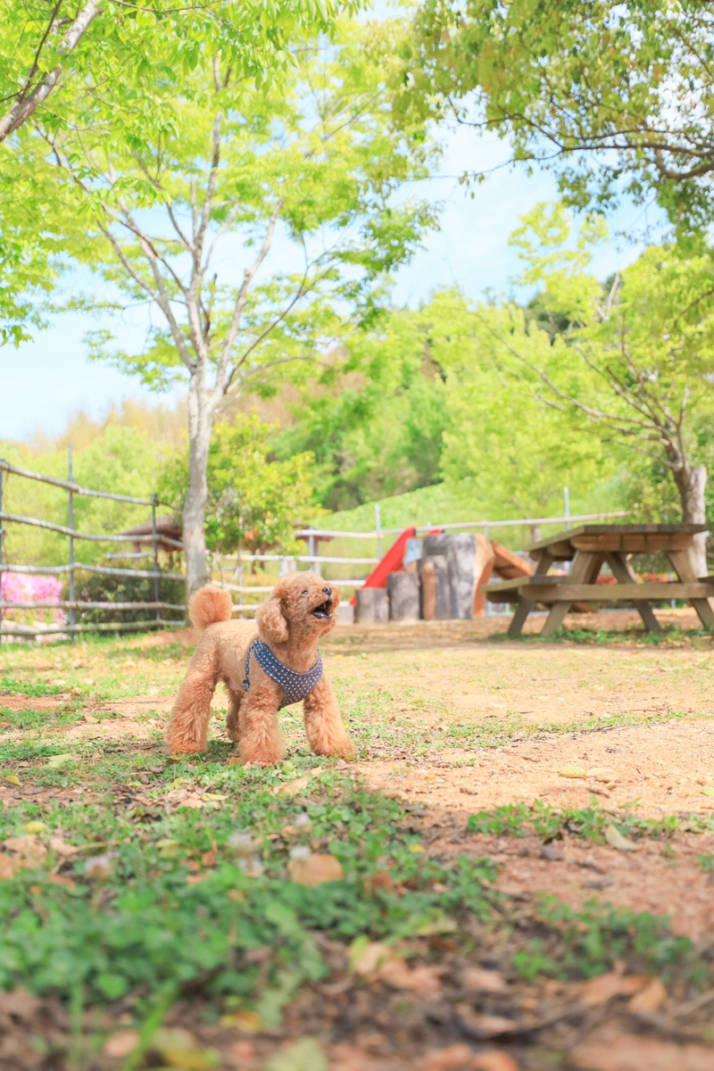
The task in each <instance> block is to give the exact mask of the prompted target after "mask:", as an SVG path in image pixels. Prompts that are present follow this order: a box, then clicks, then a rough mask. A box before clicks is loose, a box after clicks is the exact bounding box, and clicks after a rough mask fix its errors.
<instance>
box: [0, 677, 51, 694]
mask: <svg viewBox="0 0 714 1071" xmlns="http://www.w3.org/2000/svg"><path fill="white" fill-rule="evenodd" d="M61 691H62V688H61V687H60V685H58V684H43V683H42V682H41V681H35V680H33V681H23V680H18V679H17V678H16V677H7V676H4V677H0V695H27V696H32V697H33V698H37V697H39V696H47V695H58V694H59V693H60V692H61Z"/></svg>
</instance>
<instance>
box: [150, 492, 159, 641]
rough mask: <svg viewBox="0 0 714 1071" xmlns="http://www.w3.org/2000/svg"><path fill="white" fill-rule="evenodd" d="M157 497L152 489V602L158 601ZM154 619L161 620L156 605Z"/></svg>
mask: <svg viewBox="0 0 714 1071" xmlns="http://www.w3.org/2000/svg"><path fill="white" fill-rule="evenodd" d="M157 502H158V497H157V494H156V492H155V491H154V493H153V495H152V496H151V538H152V542H153V547H154V602H159V530H158V527H157V524H156V505H157ZM156 620H157V621H160V620H161V611H160V610H159V608H158V606H157V607H156Z"/></svg>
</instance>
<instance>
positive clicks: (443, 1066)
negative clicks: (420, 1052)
mask: <svg viewBox="0 0 714 1071" xmlns="http://www.w3.org/2000/svg"><path fill="white" fill-rule="evenodd" d="M473 1058H474V1052H473V1050H472V1049H470V1048H469V1046H468V1045H464V1044H463V1043H461V1044H458V1045H448V1046H447V1047H446V1048H445V1049H432V1050H431V1052H427V1053H426V1054H425V1055H424V1056H423V1057H422V1059H421V1060H420V1061H419V1063H418V1064H417V1065H416V1071H472V1068H473V1066H474V1065H473Z"/></svg>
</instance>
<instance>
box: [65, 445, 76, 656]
mask: <svg viewBox="0 0 714 1071" xmlns="http://www.w3.org/2000/svg"><path fill="white" fill-rule="evenodd" d="M67 481H68V483H73V482H74V473H73V471H72V444H71V443H69V445H68V446H67ZM67 494H68V496H69V501H68V503H67V527H68V528H69V529H70V530H71V531H72V532H73V531H74V491H73V490H72V488H71V487H70V489H69V490H68V492H67ZM75 598H76V596H75V590H74V536H72V535H71V536H70V537H69V601H70V602H74V601H75ZM67 616H68V617H69V627H70V635H71V637H72V643H74V641H75V639H76V636H77V633H76V632H75V630H74V626H75V625H76V623H77V617H76V614H75V611H74V608H71V609H70V611H69V613H68V615H67Z"/></svg>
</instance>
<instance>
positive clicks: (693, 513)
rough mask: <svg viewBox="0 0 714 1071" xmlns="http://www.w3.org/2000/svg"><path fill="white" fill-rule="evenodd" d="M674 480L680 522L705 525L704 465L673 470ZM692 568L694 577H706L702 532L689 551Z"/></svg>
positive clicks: (704, 544) (705, 557) (704, 547)
mask: <svg viewBox="0 0 714 1071" xmlns="http://www.w3.org/2000/svg"><path fill="white" fill-rule="evenodd" d="M674 480H675V483H676V484H677V491H678V492H679V500H680V503H681V506H682V520H683V521H684V522H685V523H686V524H706V523H707V511H706V501H705V497H704V493H705V491H706V486H707V470H706V468H705V466H704V465H697V466H696V467H695V468H692V467H691V466H689V465H687V464H686V463H685V464H682V465H681V466H680V467H678V468H675V469H674ZM691 559H692V566H693V568H694V572H695V575H696V576H706V575H707V540H706V535H705V533H704V532H702V533H701V534H700V535H695V537H694V546H693V548H692V551H691Z"/></svg>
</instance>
